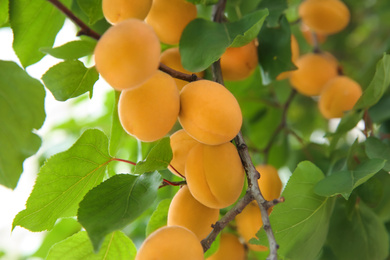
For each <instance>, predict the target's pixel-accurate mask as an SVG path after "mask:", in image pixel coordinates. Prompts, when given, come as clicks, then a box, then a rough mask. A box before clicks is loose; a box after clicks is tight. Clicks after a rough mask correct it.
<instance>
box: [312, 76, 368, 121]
mask: <svg viewBox="0 0 390 260" xmlns="http://www.w3.org/2000/svg"><path fill="white" fill-rule="evenodd" d="M361 95H362V89H361V87H360V85H359V84H358V83H357V82H356V81H354V80H352V79H351V78H349V77H346V76H338V77H336V78H334V79H332V80H330V81H329V82H328V83H326V85H325V86H324V89H323V90H322V92H321V95H320V100H319V101H318V106H319V109H320V112H321V114H322V115H323V116H324V117H325V118H327V119H330V118H339V117H342V116H343V115H344V112H345V111H348V110H351V109H352V108H353V106H354V105H355V104H356V102H357V101H358V99H359V98H360V96H361Z"/></svg>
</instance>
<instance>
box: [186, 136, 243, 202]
mask: <svg viewBox="0 0 390 260" xmlns="http://www.w3.org/2000/svg"><path fill="white" fill-rule="evenodd" d="M185 167H186V169H185V171H186V180H187V185H188V188H189V190H190V192H191V194H192V196H194V198H195V199H197V200H198V201H199V202H200V203H202V204H204V205H205V206H207V207H209V208H218V209H221V208H225V207H228V206H230V205H232V204H233V203H234V202H235V201H236V200H237V199H238V198H239V196H240V194H241V190H242V188H243V186H244V179H245V172H244V168H243V166H242V164H241V159H240V156H239V155H238V152H237V149H236V147H235V146H234V145H233V144H232V143H230V142H227V143H224V144H221V145H204V144H197V145H196V146H194V148H192V149H191V151H190V153H189V154H188V157H187V162H186V166H185Z"/></svg>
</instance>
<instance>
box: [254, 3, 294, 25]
mask: <svg viewBox="0 0 390 260" xmlns="http://www.w3.org/2000/svg"><path fill="white" fill-rule="evenodd" d="M287 7H288V5H287V1H286V0H262V1H261V2H260V4H259V5H258V7H257V8H259V9H263V8H267V9H268V10H269V16H268V17H267V26H269V27H277V26H278V25H279V18H280V16H281V15H282V14H283V12H284V10H286V9H287Z"/></svg>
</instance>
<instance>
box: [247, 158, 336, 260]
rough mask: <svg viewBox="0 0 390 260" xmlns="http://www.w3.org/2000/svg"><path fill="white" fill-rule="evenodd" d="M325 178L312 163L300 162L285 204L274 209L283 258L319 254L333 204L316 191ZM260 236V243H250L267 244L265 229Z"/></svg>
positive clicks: (272, 218) (309, 258) (274, 226)
mask: <svg viewBox="0 0 390 260" xmlns="http://www.w3.org/2000/svg"><path fill="white" fill-rule="evenodd" d="M323 177H324V174H323V173H322V171H321V170H320V169H318V168H317V167H316V166H315V165H314V164H312V163H311V162H307V161H305V162H302V163H300V164H299V165H298V167H297V168H296V170H295V171H294V173H293V174H292V176H291V178H290V180H289V181H288V183H287V186H286V188H285V190H284V191H283V193H282V196H283V197H284V198H285V202H284V203H281V204H279V205H277V206H275V207H274V209H273V211H272V213H271V215H270V221H271V226H272V229H273V230H274V234H275V239H276V241H277V242H278V244H279V246H280V247H279V250H278V254H279V255H280V256H281V257H282V259H284V258H286V259H300V260H313V259H316V256H317V255H318V254H319V252H320V250H321V248H322V246H323V244H324V242H325V239H326V235H327V232H328V225H329V220H330V216H331V213H332V209H333V204H334V203H333V200H332V199H329V198H326V197H321V196H318V195H317V194H315V193H314V192H313V188H314V185H315V184H316V183H317V182H318V181H320V180H321V179H323ZM257 237H258V238H259V240H258V241H257V240H255V239H252V240H251V241H250V242H251V243H252V242H253V243H255V242H256V244H263V245H266V244H265V243H266V241H268V240H267V236H266V234H265V232H264V230H263V229H261V230H260V232H259V233H257Z"/></svg>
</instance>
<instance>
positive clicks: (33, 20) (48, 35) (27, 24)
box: [10, 0, 71, 67]
mask: <svg viewBox="0 0 390 260" xmlns="http://www.w3.org/2000/svg"><path fill="white" fill-rule="evenodd" d="M62 2H63V3H64V4H65V5H69V4H70V2H71V1H70V0H63V1H62ZM64 21H65V16H64V15H63V14H62V13H61V12H60V11H59V10H58V9H57V8H56V7H55V6H54V5H52V4H51V3H50V2H49V1H46V0H34V1H31V0H12V1H10V22H11V28H12V30H13V34H14V42H13V48H14V50H15V53H16V55H17V56H18V58H19V60H20V62H21V63H22V65H23V67H27V66H29V65H31V64H34V63H36V62H38V61H40V60H41V59H42V58H43V56H45V54H43V53H42V52H40V51H39V49H40V48H42V47H48V46H53V43H54V40H55V37H56V36H57V33H58V31H59V30H60V29H61V27H62V25H63V24H64Z"/></svg>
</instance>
